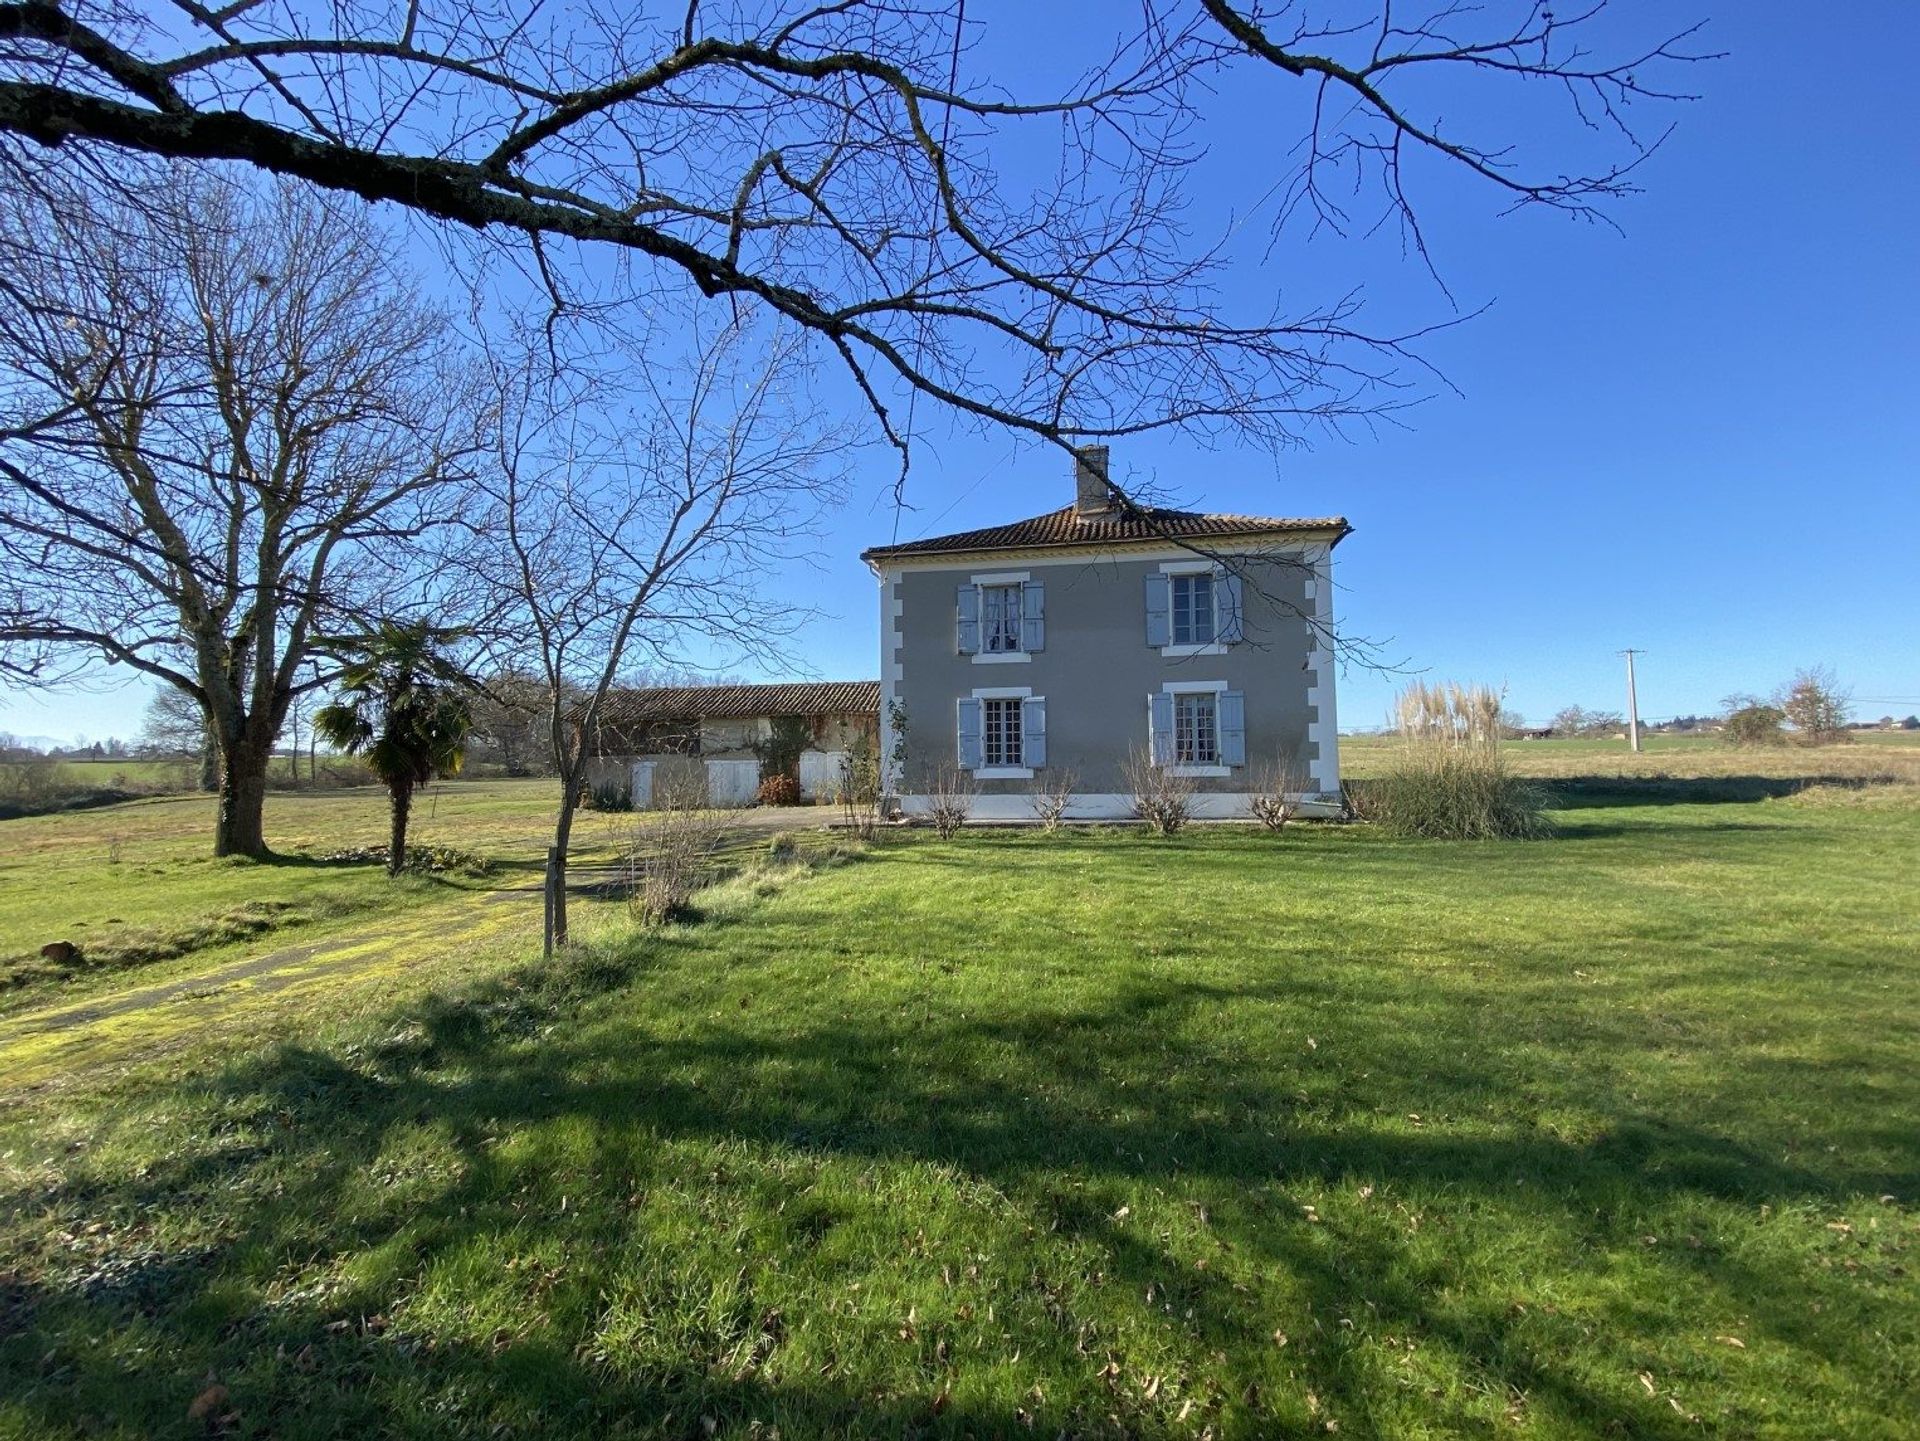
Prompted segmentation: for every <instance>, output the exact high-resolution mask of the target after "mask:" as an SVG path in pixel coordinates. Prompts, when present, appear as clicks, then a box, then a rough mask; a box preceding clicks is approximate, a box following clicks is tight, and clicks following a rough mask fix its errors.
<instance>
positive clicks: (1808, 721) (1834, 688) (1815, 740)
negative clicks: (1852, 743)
mask: <svg viewBox="0 0 1920 1441" xmlns="http://www.w3.org/2000/svg"><path fill="white" fill-rule="evenodd" d="M1852 699H1853V698H1852V697H1851V696H1850V695H1849V694H1848V693H1847V692H1846V691H1845V690H1843V689H1842V688H1841V686H1840V683H1839V681H1837V680H1836V679H1835V678H1834V674H1833V672H1832V671H1830V670H1828V669H1827V668H1826V667H1824V666H1815V667H1814V668H1813V669H1812V670H1803V671H1801V672H1800V673H1799V674H1798V675H1796V676H1794V678H1793V684H1791V685H1789V686H1788V687H1787V688H1786V691H1785V693H1784V694H1782V696H1781V697H1780V710H1781V713H1782V714H1783V715H1784V716H1785V717H1786V720H1787V724H1789V725H1791V726H1792V727H1793V733H1794V739H1795V740H1797V741H1799V742H1800V744H1802V745H1809V746H1822V745H1833V744H1834V743H1836V742H1838V741H1844V740H1850V739H1851V737H1850V736H1849V735H1848V734H1847V712H1848V710H1849V709H1850V707H1851V704H1852Z"/></svg>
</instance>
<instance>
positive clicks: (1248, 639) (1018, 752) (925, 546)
mask: <svg viewBox="0 0 1920 1441" xmlns="http://www.w3.org/2000/svg"><path fill="white" fill-rule="evenodd" d="M1107 465H1108V449H1107V447H1106V446H1099V445H1088V446H1083V447H1081V448H1080V449H1079V451H1078V452H1077V457H1076V461H1075V465H1074V471H1075V476H1074V490H1073V503H1072V504H1070V505H1068V506H1065V507H1063V508H1062V509H1059V510H1053V511H1048V512H1046V513H1045V514H1043V515H1036V516H1032V517H1030V518H1029V519H1026V520H1018V521H1014V522H1012V523H1010V524H1007V525H997V526H989V527H987V528H985V529H982V530H971V531H963V532H961V533H959V534H956V535H942V536H935V537H933V538H932V539H929V540H916V541H911V542H908V543H905V544H900V545H886V546H876V547H874V548H873V549H871V550H868V551H866V552H864V554H863V555H862V557H861V558H862V559H863V560H865V561H866V562H867V564H868V566H869V567H870V568H871V569H872V570H873V571H874V573H875V575H876V576H877V577H878V578H879V581H880V632H881V641H880V648H881V649H880V657H881V669H880V674H881V681H880V690H881V695H880V724H881V751H882V754H883V755H885V756H889V757H892V756H894V755H895V754H896V746H897V747H898V751H897V753H898V755H899V758H900V761H899V765H898V766H897V767H896V768H895V769H896V774H895V775H894V776H893V777H892V780H893V784H894V787H895V790H896V794H897V796H898V801H899V804H900V807H901V808H902V809H903V810H904V811H906V812H907V813H908V814H910V815H911V814H916V813H924V812H925V810H926V809H927V793H928V788H929V785H930V783H931V782H932V781H933V778H934V777H935V776H937V775H938V774H939V772H940V771H941V769H942V768H943V767H946V768H951V767H955V766H957V767H959V768H960V769H961V770H963V771H964V772H965V773H966V776H967V778H968V780H967V783H968V784H970V786H971V787H972V788H973V789H974V791H975V792H976V794H975V798H974V800H973V804H972V815H973V817H974V818H975V819H980V820H991V819H1024V818H1027V817H1029V816H1030V815H1031V814H1032V805H1031V801H1032V797H1033V794H1034V792H1035V791H1036V789H1043V788H1047V787H1050V786H1053V785H1055V784H1057V783H1058V782H1059V780H1060V778H1062V777H1064V776H1068V775H1070V776H1071V777H1072V779H1073V786H1072V791H1073V796H1074V799H1073V802H1072V803H1071V805H1070V808H1069V810H1068V812H1067V813H1068V815H1070V816H1073V817H1078V818H1083V819H1098V818H1103V817H1117V816H1124V815H1126V814H1128V813H1129V812H1130V811H1131V808H1132V795H1131V792H1130V791H1129V789H1128V787H1127V784H1126V781H1125V779H1124V769H1125V767H1126V765H1127V762H1128V760H1129V757H1130V756H1132V755H1135V754H1138V755H1139V756H1140V757H1142V758H1143V759H1144V758H1150V759H1151V762H1152V763H1153V764H1155V765H1158V766H1163V767H1168V768H1170V769H1171V770H1172V771H1173V772H1174V773H1176V774H1178V775H1181V776H1184V777H1187V778H1189V779H1190V780H1191V782H1192V784H1193V786H1194V788H1195V791H1196V797H1195V812H1194V813H1195V814H1196V815H1202V816H1217V817H1230V816H1241V815H1245V814H1247V813H1248V811H1249V799H1250V794H1251V790H1252V787H1253V786H1255V785H1256V784H1258V783H1259V781H1260V780H1261V779H1262V778H1263V773H1264V772H1266V771H1267V770H1268V769H1269V768H1271V767H1273V766H1275V765H1278V764H1281V763H1284V762H1291V763H1293V764H1294V765H1296V766H1297V767H1298V774H1299V775H1300V776H1301V777H1303V778H1302V779H1300V780H1299V781H1298V782H1297V784H1298V785H1299V786H1300V789H1299V790H1298V791H1297V792H1296V794H1299V795H1301V796H1303V797H1304V798H1305V802H1306V804H1305V806H1304V809H1307V810H1315V809H1331V808H1333V807H1334V806H1336V805H1337V804H1338V798H1339V792H1340V758H1339V749H1338V740H1337V735H1336V718H1335V714H1334V667H1333V653H1332V647H1331V639H1332V623H1333V578H1332V565H1333V549H1334V546H1335V545H1337V544H1338V543H1339V541H1340V540H1341V539H1342V537H1344V536H1345V535H1346V534H1347V533H1348V531H1349V529H1350V527H1349V526H1348V525H1347V522H1346V521H1345V520H1344V519H1341V518H1339V517H1327V518H1323V519H1311V520H1307V519H1278V518H1268V517H1257V516H1243V515H1212V514H1202V513H1196V512H1191V511H1180V510H1165V509H1152V508H1145V507H1135V506H1132V505H1125V504H1122V503H1120V502H1118V501H1116V499H1115V497H1114V495H1113V493H1112V491H1111V490H1110V489H1109V487H1108V485H1107Z"/></svg>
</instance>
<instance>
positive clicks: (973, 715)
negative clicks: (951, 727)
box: [958, 696, 985, 771]
mask: <svg viewBox="0 0 1920 1441" xmlns="http://www.w3.org/2000/svg"><path fill="white" fill-rule="evenodd" d="M958 711H959V720H960V734H959V741H958V752H959V756H960V764H961V765H962V766H963V767H964V768H966V769H967V770H970V771H977V770H979V769H980V767H981V766H982V765H983V764H985V759H984V753H983V750H982V748H981V744H980V702H979V701H977V700H975V699H974V698H973V697H972V696H961V697H960V701H959V706H958Z"/></svg>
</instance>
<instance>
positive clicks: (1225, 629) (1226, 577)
mask: <svg viewBox="0 0 1920 1441" xmlns="http://www.w3.org/2000/svg"><path fill="white" fill-rule="evenodd" d="M1214 587H1215V589H1214V595H1215V597H1216V601H1215V603H1216V604H1217V605H1218V606H1219V607H1220V637H1219V638H1220V641H1221V643H1222V644H1224V645H1238V644H1239V643H1240V642H1241V641H1243V640H1245V639H1246V638H1247V637H1246V632H1245V629H1244V628H1243V627H1242V625H1241V623H1240V617H1241V591H1240V577H1239V576H1237V575H1235V574H1234V573H1233V572H1232V571H1230V570H1229V571H1223V572H1222V573H1221V574H1220V575H1218V576H1216V577H1215V579H1214Z"/></svg>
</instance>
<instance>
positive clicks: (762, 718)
mask: <svg viewBox="0 0 1920 1441" xmlns="http://www.w3.org/2000/svg"><path fill="white" fill-rule="evenodd" d="M879 726H880V682H879V681H877V680H867V681H808V682H802V683H799V684H792V685H712V686H659V687H651V688H646V689H627V690H616V691H612V692H610V693H609V694H608V696H607V698H606V702H605V704H604V706H603V707H602V709H601V713H600V725H599V734H598V735H597V737H596V738H595V742H594V749H595V755H594V759H593V761H592V763H591V765H590V766H589V768H588V776H587V780H588V784H589V785H590V786H592V787H593V788H594V789H595V790H601V789H604V788H610V787H612V788H618V787H624V788H626V789H627V791H628V792H629V793H630V794H631V796H632V800H633V805H634V807H635V808H636V809H641V810H644V809H648V808H650V807H653V806H656V805H659V804H661V803H662V802H663V801H664V800H666V799H668V798H680V799H682V800H686V799H697V800H701V801H704V802H705V803H706V804H708V805H714V806H735V805H748V804H751V803H752V801H753V799H754V796H755V793H756V792H757V791H758V789H759V785H760V780H761V776H762V774H763V773H765V772H767V771H769V770H773V769H787V770H790V771H791V773H792V774H793V775H795V777H796V778H797V779H798V781H799V783H800V790H801V793H802V795H803V797H805V798H808V799H812V800H816V801H818V800H827V799H831V798H832V796H833V795H834V794H835V792H836V791H837V789H838V787H839V784H840V780H841V776H842V773H843V769H844V766H845V763H846V761H847V757H848V754H849V752H850V751H851V750H852V749H853V748H854V746H855V745H856V744H857V743H858V742H859V741H860V740H861V739H862V738H864V740H865V741H866V742H867V743H868V744H869V745H871V744H874V743H876V740H877V736H878V732H879Z"/></svg>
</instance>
